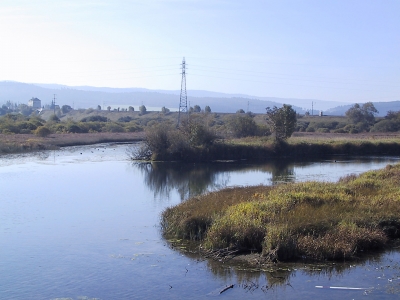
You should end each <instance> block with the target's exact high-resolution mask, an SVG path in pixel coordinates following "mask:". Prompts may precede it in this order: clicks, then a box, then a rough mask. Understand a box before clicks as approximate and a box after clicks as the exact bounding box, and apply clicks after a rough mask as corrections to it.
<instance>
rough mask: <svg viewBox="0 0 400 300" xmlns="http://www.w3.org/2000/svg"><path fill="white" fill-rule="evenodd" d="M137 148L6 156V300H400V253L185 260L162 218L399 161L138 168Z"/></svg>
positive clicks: (0, 178) (1, 205)
mask: <svg viewBox="0 0 400 300" xmlns="http://www.w3.org/2000/svg"><path fill="white" fill-rule="evenodd" d="M126 148H127V146H126V145H110V144H104V145H96V146H86V147H69V148H65V149H63V150H60V151H46V152H42V153H34V154H26V155H9V156H2V157H0V191H1V194H0V257H1V259H0V299H93V298H96V299H149V298H150V299H154V298H163V299H184V298H194V299H204V298H210V297H216V296H218V297H223V298H229V299H242V298H244V297H245V298H253V299H261V298H262V299H264V298H268V297H269V298H274V299H285V298H286V299H293V298H297V299H309V298H312V297H313V298H314V297H319V298H322V299H332V298H338V297H340V298H344V299H353V298H360V297H363V296H364V294H365V295H368V296H369V297H373V298H380V299H382V298H387V299H390V298H393V297H398V295H399V293H400V292H399V290H400V281H399V278H400V271H399V270H400V256H399V253H398V252H397V251H391V252H386V253H380V254H377V255H374V256H373V257H371V258H367V259H365V260H364V261H361V262H359V263H358V264H356V265H354V263H352V264H350V263H344V264H339V263H338V264H335V265H332V264H327V265H323V266H318V265H302V264H289V265H282V266H281V270H280V271H278V272H269V270H265V271H263V272H259V271H251V270H248V269H246V270H245V269H243V266H233V265H224V264H221V263H219V262H214V261H212V260H211V261H208V260H202V259H200V258H199V257H196V256H195V255H189V254H187V253H184V252H181V251H178V250H177V249H174V248H172V247H171V246H170V244H169V243H168V242H166V241H165V240H163V239H162V237H161V234H160V231H159V218H160V213H161V212H162V211H163V210H164V209H165V208H166V207H168V206H171V205H175V204H178V203H180V202H181V201H184V200H185V199H187V197H189V196H194V195H197V194H200V193H204V192H206V191H211V190H217V189H220V188H223V187H226V186H233V185H241V186H243V185H254V184H260V183H262V184H276V183H279V182H281V181H303V180H325V181H336V180H337V179H338V178H339V177H341V176H344V175H346V174H349V173H356V174H358V173H361V172H364V171H366V170H369V169H378V168H381V167H384V166H385V165H386V164H388V163H396V162H397V161H398V158H393V157H383V158H379V157H370V158H367V159H361V158H347V159H344V158H337V157H336V158H333V159H331V160H325V161H318V162H308V163H289V162H277V163H275V164H263V165H254V164H247V163H243V162H242V163H241V164H234V163H222V162H221V163H214V164H208V165H196V164H177V163H165V164H155V165H151V164H141V165H138V164H132V163H131V162H130V161H128V160H127V154H126ZM231 284H234V287H233V288H232V289H229V290H227V291H225V292H224V293H222V294H221V295H220V294H219V292H220V291H221V290H222V289H223V288H224V287H225V286H227V285H231ZM315 286H339V287H343V286H344V287H360V288H363V289H361V290H335V289H318V288H316V287H315Z"/></svg>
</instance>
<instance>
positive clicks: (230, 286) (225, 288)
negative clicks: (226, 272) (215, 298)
mask: <svg viewBox="0 0 400 300" xmlns="http://www.w3.org/2000/svg"><path fill="white" fill-rule="evenodd" d="M233 286H234V284H231V285H228V286H227V287H224V288H223V289H222V290H220V291H219V294H222V293H223V292H225V291H227V290H229V289H233Z"/></svg>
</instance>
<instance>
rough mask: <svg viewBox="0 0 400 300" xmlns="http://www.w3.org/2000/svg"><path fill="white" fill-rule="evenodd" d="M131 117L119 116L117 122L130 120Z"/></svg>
mask: <svg viewBox="0 0 400 300" xmlns="http://www.w3.org/2000/svg"><path fill="white" fill-rule="evenodd" d="M132 120H133V119H132V118H131V117H130V116H126V117H121V118H119V119H118V122H130V121H132Z"/></svg>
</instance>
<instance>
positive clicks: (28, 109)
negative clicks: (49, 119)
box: [18, 104, 33, 116]
mask: <svg viewBox="0 0 400 300" xmlns="http://www.w3.org/2000/svg"><path fill="white" fill-rule="evenodd" d="M18 110H19V112H20V113H21V114H23V115H24V116H29V115H30V114H31V113H32V112H33V109H32V107H30V106H28V105H26V104H20V105H18Z"/></svg>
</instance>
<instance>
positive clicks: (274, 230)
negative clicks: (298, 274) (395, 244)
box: [161, 164, 400, 261]
mask: <svg viewBox="0 0 400 300" xmlns="http://www.w3.org/2000/svg"><path fill="white" fill-rule="evenodd" d="M399 186H400V164H397V165H388V166H387V167H386V168H384V169H382V170H378V171H370V172H366V173H364V174H361V175H359V176H355V175H349V176H347V177H344V178H342V179H341V180H339V181H338V182H337V183H326V182H304V183H294V184H283V185H279V186H275V187H267V186H256V187H243V188H231V189H227V190H222V191H219V192H214V193H210V194H207V195H204V196H202V197H198V198H193V199H190V200H188V201H186V202H184V203H182V204H180V205H178V206H175V207H171V208H168V209H167V210H165V211H164V213H163V214H162V222H161V225H162V229H163V232H164V234H165V235H166V236H168V237H175V238H181V239H182V238H183V239H191V240H197V241H200V242H201V244H202V247H203V248H204V249H208V250H212V251H215V250H218V249H226V248H227V249H231V251H233V250H238V251H245V252H247V251H257V252H260V253H262V255H263V256H264V257H265V258H266V259H268V260H271V261H288V260H296V259H298V258H300V257H303V258H304V257H306V258H311V259H317V260H323V259H329V260H339V259H352V258H354V257H357V255H359V254H360V253H365V252H367V251H370V250H374V249H380V248H383V247H386V246H387V245H389V244H390V242H391V241H393V240H395V239H398V238H399V237H400V205H399V204H400V188H399Z"/></svg>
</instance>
